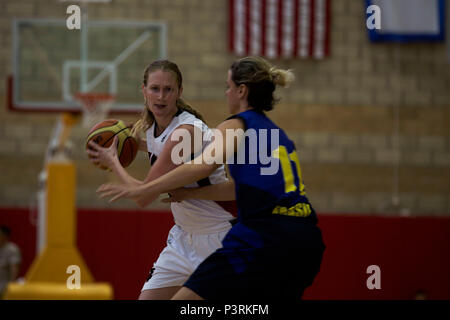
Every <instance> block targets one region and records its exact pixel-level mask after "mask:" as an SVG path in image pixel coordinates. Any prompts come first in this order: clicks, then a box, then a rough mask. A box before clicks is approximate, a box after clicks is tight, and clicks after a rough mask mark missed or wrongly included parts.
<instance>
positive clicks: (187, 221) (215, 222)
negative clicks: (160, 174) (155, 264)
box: [146, 110, 233, 233]
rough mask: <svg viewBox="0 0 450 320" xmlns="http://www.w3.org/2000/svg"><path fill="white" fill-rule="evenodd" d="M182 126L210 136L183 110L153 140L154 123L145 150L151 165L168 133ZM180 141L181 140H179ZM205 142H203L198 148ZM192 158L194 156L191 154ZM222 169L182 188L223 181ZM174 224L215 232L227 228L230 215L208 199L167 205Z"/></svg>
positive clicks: (224, 178) (209, 130) (198, 122)
mask: <svg viewBox="0 0 450 320" xmlns="http://www.w3.org/2000/svg"><path fill="white" fill-rule="evenodd" d="M183 124H188V125H193V126H194V127H196V128H199V129H201V131H202V133H203V136H204V137H205V138H206V137H210V136H211V134H212V132H211V129H209V128H208V126H207V125H206V124H205V123H204V122H203V121H201V120H200V119H198V118H196V117H195V116H194V115H193V114H191V113H189V112H187V111H181V110H180V111H179V112H178V113H177V114H176V115H175V117H174V118H173V119H172V121H171V122H170V124H169V125H168V126H167V128H166V129H165V130H164V131H163V132H162V133H161V134H160V135H159V136H158V137H155V123H153V125H152V126H151V127H150V128H149V129H148V130H147V132H146V135H147V150H148V154H149V157H150V163H151V164H153V163H154V162H155V161H156V159H157V157H158V156H159V155H160V153H161V152H162V150H163V148H164V143H165V142H166V140H167V139H168V138H169V137H170V135H171V134H172V132H173V131H174V130H175V129H176V128H178V127H179V126H181V125H183ZM180 141H181V140H180ZM208 143H209V141H208V140H206V139H204V140H203V142H202V148H204V147H205V146H206V145H207V144H208ZM194 156H195V155H194ZM227 180H228V179H227V177H226V174H225V168H224V166H223V165H222V166H220V167H219V168H217V169H216V170H215V171H214V172H213V173H212V174H211V175H210V176H209V177H207V178H205V179H202V180H200V181H198V182H195V183H192V184H189V185H187V186H185V187H186V188H193V187H199V186H205V185H209V184H216V183H221V182H224V181H227ZM171 209H172V213H173V216H174V219H175V223H176V224H177V225H179V226H180V227H181V228H182V229H184V230H186V231H188V232H192V233H215V232H220V231H224V230H227V229H229V228H230V223H229V221H230V220H231V219H233V215H232V214H231V213H230V212H228V211H226V210H225V209H224V208H222V207H221V206H220V205H219V204H218V203H216V202H215V201H212V200H198V199H188V200H184V201H180V202H172V203H171Z"/></svg>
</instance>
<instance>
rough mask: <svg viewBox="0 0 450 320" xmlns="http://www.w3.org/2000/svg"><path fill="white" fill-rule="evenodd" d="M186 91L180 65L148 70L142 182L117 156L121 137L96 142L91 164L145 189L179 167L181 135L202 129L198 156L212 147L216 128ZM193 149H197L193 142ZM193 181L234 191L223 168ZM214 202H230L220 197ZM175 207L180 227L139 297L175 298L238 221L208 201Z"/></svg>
mask: <svg viewBox="0 0 450 320" xmlns="http://www.w3.org/2000/svg"><path fill="white" fill-rule="evenodd" d="M182 90H183V86H182V76H181V72H180V70H179V69H178V66H177V65H176V64H175V63H173V62H170V61H167V60H158V61H154V62H153V63H151V64H150V65H149V66H148V67H147V68H146V69H145V72H144V79H143V83H142V93H143V95H144V99H145V108H144V110H143V114H142V118H141V119H140V120H139V121H137V122H136V124H135V125H134V127H133V130H132V132H133V133H136V134H137V133H140V132H142V133H144V134H145V135H146V139H145V140H142V142H143V143H142V148H141V149H143V150H145V151H147V152H148V153H149V158H150V163H151V168H150V170H149V172H148V174H147V177H146V178H145V179H144V180H143V181H140V180H137V179H135V178H133V177H132V176H130V175H129V174H128V173H127V171H126V170H125V169H124V168H123V167H122V166H121V164H120V162H119V159H118V157H117V148H116V144H117V139H116V140H115V141H114V143H113V144H112V145H111V146H110V147H109V148H102V147H100V146H99V145H97V144H95V143H91V144H90V146H91V148H92V149H93V150H92V151H88V153H89V156H90V157H91V160H92V162H94V163H95V164H99V165H103V166H105V167H107V168H110V169H111V170H112V172H113V173H114V174H115V175H116V176H117V177H118V178H119V179H120V180H121V181H122V182H123V183H128V184H130V185H142V184H144V183H146V182H149V181H152V180H154V179H156V178H158V177H160V176H162V175H163V174H165V173H167V172H169V171H170V170H173V169H174V168H176V167H177V166H179V165H180V163H178V162H177V161H172V157H171V154H172V151H173V150H174V147H175V146H176V145H177V143H178V141H175V140H173V139H172V137H173V136H176V135H178V134H179V133H180V132H181V133H183V132H188V133H190V134H191V135H195V130H197V136H198V137H200V139H201V141H200V143H199V144H198V145H199V146H198V147H199V148H198V149H199V150H194V152H193V153H194V154H195V152H201V151H202V148H204V147H205V146H206V144H207V143H208V141H206V140H204V139H203V137H207V136H208V135H210V131H211V130H210V129H209V128H208V127H207V125H206V124H205V123H204V121H203V118H202V116H201V115H200V114H199V113H198V112H196V111H195V110H193V109H192V108H191V107H190V106H189V105H187V104H186V103H185V102H184V101H183V100H182V99H181V93H182ZM189 145H190V146H192V148H193V147H194V141H192V145H191V144H189ZM182 157H183V158H187V159H188V160H190V159H191V154H184V155H182ZM192 182H193V183H190V184H187V185H185V186H186V187H187V188H192V187H200V186H208V185H210V186H214V185H216V184H220V186H218V188H219V189H222V190H223V189H227V188H228V189H229V187H228V179H227V177H226V173H225V168H224V166H220V167H217V169H215V170H214V171H212V172H211V174H210V175H208V176H207V177H204V179H201V180H199V181H195V182H194V181H192ZM215 188H216V187H214V188H213V190H214V189H215ZM216 193H217V192H216ZM222 193H223V192H222ZM227 193H228V194H230V192H225V193H223V194H224V195H225V196H226V194H227ZM233 198H234V196H231V199H233ZM213 200H228V199H226V198H224V197H221V198H216V199H213ZM228 204H229V205H230V203H228ZM171 209H172V213H173V216H174V220H175V225H174V226H173V228H172V229H171V230H170V232H169V236H168V240H167V246H166V247H165V248H164V250H163V251H162V252H161V254H160V255H159V257H158V259H157V261H156V262H155V263H154V265H153V268H151V271H150V275H149V277H148V279H147V281H146V282H145V284H144V286H143V288H142V292H141V295H140V297H139V298H140V299H146V300H154V299H170V298H171V297H172V296H173V295H174V294H175V293H176V292H177V291H178V290H179V289H180V288H181V286H182V285H183V283H184V282H185V281H186V280H187V279H188V277H189V276H190V275H191V273H192V272H193V271H194V270H195V268H196V267H197V266H198V265H199V264H200V263H201V262H202V261H203V260H204V259H205V258H206V257H207V256H209V255H210V254H211V253H212V252H214V251H215V250H216V249H217V248H219V247H221V246H222V243H221V241H222V239H223V237H224V236H225V235H226V233H227V232H228V230H229V229H230V228H231V224H230V221H231V220H232V219H234V217H233V214H232V213H231V212H232V211H231V210H230V206H228V207H227V206H226V204H225V203H222V202H215V201H210V200H206V199H201V200H196V199H187V200H184V201H180V202H174V203H172V204H171Z"/></svg>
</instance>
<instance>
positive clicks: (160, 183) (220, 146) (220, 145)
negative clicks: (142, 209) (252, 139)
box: [97, 119, 244, 206]
mask: <svg viewBox="0 0 450 320" xmlns="http://www.w3.org/2000/svg"><path fill="white" fill-rule="evenodd" d="M217 129H218V131H219V132H220V133H221V134H218V135H217V136H216V138H215V139H214V141H213V142H212V143H210V144H209V145H208V146H207V147H206V149H205V150H204V151H203V153H202V154H201V155H200V156H198V157H197V158H196V159H194V160H193V161H191V162H189V163H186V164H184V165H181V166H179V167H178V168H176V169H174V170H172V171H170V172H168V173H167V174H165V175H164V176H162V177H159V178H158V179H156V180H153V181H150V182H149V183H146V184H143V185H140V186H136V187H130V186H127V185H117V184H105V185H102V186H101V187H100V188H99V189H98V190H97V192H99V193H100V194H101V197H112V198H111V200H110V201H115V200H117V199H119V198H122V197H129V198H133V199H135V200H136V202H137V203H138V204H139V205H140V206H146V205H148V204H150V203H151V202H152V201H154V200H155V199H156V198H157V197H158V195H159V194H161V193H163V192H168V191H170V190H173V189H176V188H180V187H182V186H185V185H187V184H189V183H192V182H195V181H198V180H200V179H203V178H205V177H208V176H209V175H210V174H211V173H212V172H214V170H216V169H217V168H218V167H219V166H220V165H222V164H223V163H225V161H226V158H227V155H228V156H231V155H232V154H234V153H235V152H236V151H237V148H238V145H239V144H240V143H241V141H242V140H243V139H244V134H243V133H244V132H243V129H244V124H243V122H242V120H240V119H231V120H227V121H225V122H223V123H222V124H221V125H220V126H219V127H218V128H217ZM238 129H241V133H242V134H238V135H237V136H233V137H232V138H228V139H227V130H228V131H230V130H231V131H233V130H238ZM218 161H221V163H217V162H218Z"/></svg>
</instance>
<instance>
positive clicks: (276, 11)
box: [229, 0, 330, 59]
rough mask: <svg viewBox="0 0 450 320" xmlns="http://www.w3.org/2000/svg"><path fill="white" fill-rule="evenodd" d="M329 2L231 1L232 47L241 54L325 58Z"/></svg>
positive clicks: (307, 0) (305, 0) (230, 27)
mask: <svg viewBox="0 0 450 320" xmlns="http://www.w3.org/2000/svg"><path fill="white" fill-rule="evenodd" d="M329 21H330V3H329V0H229V47H230V50H231V52H233V53H235V54H237V55H239V56H245V55H259V56H265V57H267V58H288V59H289V58H314V59H322V58H324V57H326V56H328V54H329V45H328V43H329Z"/></svg>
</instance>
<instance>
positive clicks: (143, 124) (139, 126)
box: [132, 60, 206, 135]
mask: <svg viewBox="0 0 450 320" xmlns="http://www.w3.org/2000/svg"><path fill="white" fill-rule="evenodd" d="M157 70H162V71H167V72H171V73H172V74H173V75H174V76H175V80H176V81H177V84H178V89H180V88H181V87H182V86H183V76H182V75H181V71H180V69H179V68H178V66H177V65H176V64H175V63H174V62H171V61H169V60H155V61H153V62H152V63H150V64H149V65H148V66H147V68H145V70H144V79H143V80H142V84H143V85H144V86H147V80H148V76H149V74H151V73H152V72H154V71H157ZM146 103H147V102H146ZM177 108H178V109H180V110H183V111H187V112H189V113H191V114H193V115H194V116H195V117H196V118H198V119H200V120H202V121H203V122H205V123H206V121H205V119H204V118H203V116H202V115H201V114H200V113H199V112H198V111H196V110H195V109H194V108H192V107H191V106H190V105H188V104H187V103H186V102H184V100H183V99H181V98H178V99H177ZM153 121H155V117H154V116H153V114H152V113H151V111H150V110H149V109H148V107H147V105H146V106H145V108H144V110H143V111H142V117H141V119H139V120H138V121H137V122H136V123H135V124H134V126H133V129H132V134H133V135H136V134H137V132H138V131H145V130H147V129H148V128H149V127H150V126H151V125H152V124H153Z"/></svg>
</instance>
